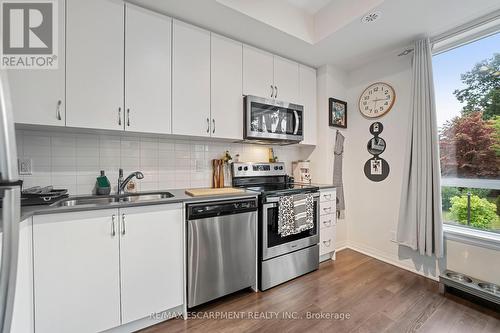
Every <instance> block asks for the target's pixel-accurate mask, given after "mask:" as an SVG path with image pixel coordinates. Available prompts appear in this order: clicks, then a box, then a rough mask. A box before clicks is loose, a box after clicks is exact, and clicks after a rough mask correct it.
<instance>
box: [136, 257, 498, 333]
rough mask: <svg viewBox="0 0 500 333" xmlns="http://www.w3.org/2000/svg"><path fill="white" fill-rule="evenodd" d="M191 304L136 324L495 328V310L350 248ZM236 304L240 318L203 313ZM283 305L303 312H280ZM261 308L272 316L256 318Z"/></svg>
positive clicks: (228, 328)
mask: <svg viewBox="0 0 500 333" xmlns="http://www.w3.org/2000/svg"><path fill="white" fill-rule="evenodd" d="M196 311H197V316H198V317H197V318H192V319H189V320H182V319H174V320H170V321H167V322H164V323H162V324H158V325H156V326H153V327H150V328H148V329H146V330H143V331H142V332H143V333H163V332H185V331H189V332H205V333H207V332H274V333H278V332H309V331H311V332H377V333H378V332H398V333H399V332H433V333H434V332H453V333H454V332H474V333H481V332H484V333H486V332H496V333H498V332H500V313H499V312H496V311H495V310H493V309H490V308H486V307H483V306H480V305H477V304H475V303H471V302H469V301H466V300H464V299H462V298H460V297H457V296H454V295H452V294H448V293H447V294H446V295H445V296H442V295H440V294H439V293H438V283H437V282H435V281H432V280H429V279H427V278H424V277H422V276H419V275H416V274H413V273H411V272H408V271H405V270H403V269H400V268H397V267H395V266H392V265H389V264H386V263H384V262H381V261H378V260H376V259H373V258H371V257H368V256H366V255H363V254H361V253H358V252H355V251H352V250H344V251H341V252H339V253H338V254H337V260H336V261H335V262H333V261H328V262H326V263H323V264H321V266H320V269H319V270H318V271H316V272H313V273H311V274H308V275H305V276H302V277H300V278H298V279H295V280H293V281H290V282H288V283H285V284H283V285H280V286H278V287H275V288H273V289H271V290H268V291H266V292H260V293H254V292H252V291H243V292H239V293H236V294H234V295H230V296H228V297H226V298H223V299H222V300H218V301H215V302H212V303H210V304H208V305H204V306H202V307H201V308H198V309H196ZM228 312H230V313H228ZM240 312H241V313H242V315H245V316H246V318H243V319H241V318H240V319H229V318H226V319H206V318H202V317H205V316H210V315H212V316H217V315H230V314H238V313H240ZM275 313H277V316H278V318H276V317H275V316H276V314H275ZM286 313H288V314H289V315H290V316H292V315H295V316H299V317H301V318H300V319H287V318H284V316H285V315H286ZM308 313H312V314H316V315H318V316H319V315H321V314H323V315H325V316H327V315H331V316H334V315H335V314H337V315H339V316H340V315H342V314H343V315H347V314H348V315H349V319H340V318H337V319H332V318H320V319H307V315H308ZM250 315H253V317H254V318H248V317H249V316H250ZM265 315H267V316H271V317H272V318H270V319H264V318H257V319H256V318H255V317H257V316H261V317H262V316H265Z"/></svg>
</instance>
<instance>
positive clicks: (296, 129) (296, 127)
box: [293, 110, 299, 135]
mask: <svg viewBox="0 0 500 333" xmlns="http://www.w3.org/2000/svg"><path fill="white" fill-rule="evenodd" d="M293 114H294V115H295V129H294V130H293V134H294V135H297V132H298V131H299V113H298V112H297V110H293Z"/></svg>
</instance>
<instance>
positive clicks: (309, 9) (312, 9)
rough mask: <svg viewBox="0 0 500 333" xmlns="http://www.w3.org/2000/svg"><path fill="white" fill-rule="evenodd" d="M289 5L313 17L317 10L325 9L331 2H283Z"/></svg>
mask: <svg viewBox="0 0 500 333" xmlns="http://www.w3.org/2000/svg"><path fill="white" fill-rule="evenodd" d="M285 1H287V2H288V3H289V4H290V5H292V6H295V7H297V8H299V9H301V10H303V11H305V12H306V13H308V14H309V15H314V14H316V12H317V11H318V10H320V9H321V8H323V7H325V6H326V5H327V4H329V3H330V2H332V0H285Z"/></svg>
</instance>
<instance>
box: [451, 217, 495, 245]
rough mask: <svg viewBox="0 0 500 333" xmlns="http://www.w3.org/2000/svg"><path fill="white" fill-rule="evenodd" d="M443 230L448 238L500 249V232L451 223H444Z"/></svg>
mask: <svg viewBox="0 0 500 333" xmlns="http://www.w3.org/2000/svg"><path fill="white" fill-rule="evenodd" d="M443 230H444V237H445V239H447V240H451V241H456V242H460V243H466V244H471V245H475V246H480V247H484V248H487V249H492V250H497V251H500V234H497V233H493V232H488V231H482V230H474V229H469V228H464V227H460V226H455V225H449V224H444V225H443Z"/></svg>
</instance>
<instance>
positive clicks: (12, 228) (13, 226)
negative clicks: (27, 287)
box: [0, 70, 28, 333]
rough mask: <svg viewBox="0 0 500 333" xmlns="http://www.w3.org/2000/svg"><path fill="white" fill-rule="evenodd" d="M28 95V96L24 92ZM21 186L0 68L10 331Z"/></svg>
mask: <svg viewBox="0 0 500 333" xmlns="http://www.w3.org/2000/svg"><path fill="white" fill-rule="evenodd" d="M26 97H27V98H28V96H26ZM20 196H21V187H20V183H19V174H18V171H17V151H16V136H15V133H14V119H13V114H12V104H11V101H10V94H9V87H8V80H7V73H6V72H5V71H4V70H0V201H1V202H2V208H0V210H1V216H0V243H1V248H0V251H1V254H0V260H1V263H0V332H1V333H7V332H10V325H11V322H12V311H13V306H14V293H15V287H16V273H17V254H18V243H19V222H20V221H19V219H20V213H21V208H20V205H21V198H20Z"/></svg>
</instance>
